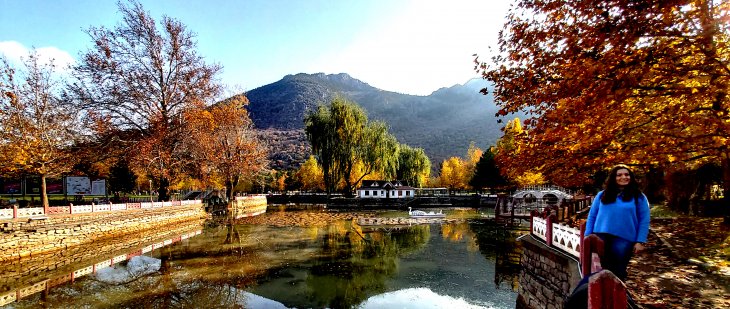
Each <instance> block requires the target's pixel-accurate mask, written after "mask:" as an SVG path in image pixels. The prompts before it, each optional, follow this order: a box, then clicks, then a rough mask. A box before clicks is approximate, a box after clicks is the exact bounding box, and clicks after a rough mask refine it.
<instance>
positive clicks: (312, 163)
mask: <svg viewBox="0 0 730 309" xmlns="http://www.w3.org/2000/svg"><path fill="white" fill-rule="evenodd" d="M294 177H295V178H296V179H297V180H298V182H299V183H300V184H301V188H302V189H303V190H309V191H317V190H324V182H323V180H324V179H323V177H324V175H323V174H322V168H321V167H320V166H319V164H318V163H317V159H316V158H315V157H314V156H309V158H308V159H307V161H304V163H303V164H302V165H301V166H300V167H299V170H298V171H297V172H296V174H295V176H294Z"/></svg>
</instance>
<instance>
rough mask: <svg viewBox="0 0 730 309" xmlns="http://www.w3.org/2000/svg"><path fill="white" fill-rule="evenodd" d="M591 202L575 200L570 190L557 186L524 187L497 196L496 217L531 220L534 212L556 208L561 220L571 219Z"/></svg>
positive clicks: (580, 199)
mask: <svg viewBox="0 0 730 309" xmlns="http://www.w3.org/2000/svg"><path fill="white" fill-rule="evenodd" d="M588 206H590V201H587V200H586V199H585V198H574V196H573V194H571V193H570V192H569V191H568V190H566V189H564V188H561V187H557V186H531V187H523V188H521V189H519V190H517V191H516V192H515V193H514V194H512V195H506V194H501V195H498V196H497V204H496V206H495V208H494V214H495V217H496V218H498V219H501V220H507V219H516V220H530V218H531V216H532V213H533V212H534V211H538V212H541V211H543V210H544V209H546V208H555V209H556V211H557V213H556V215H559V216H560V217H561V218H565V219H567V218H569V217H571V216H573V215H575V214H577V213H578V212H580V211H581V210H583V209H585V208H586V207H588Z"/></svg>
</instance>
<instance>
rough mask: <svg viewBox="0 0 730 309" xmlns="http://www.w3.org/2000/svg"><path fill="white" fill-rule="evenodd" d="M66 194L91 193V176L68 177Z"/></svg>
mask: <svg viewBox="0 0 730 309" xmlns="http://www.w3.org/2000/svg"><path fill="white" fill-rule="evenodd" d="M66 194H68V195H84V194H91V180H90V179H89V177H77V176H69V177H66Z"/></svg>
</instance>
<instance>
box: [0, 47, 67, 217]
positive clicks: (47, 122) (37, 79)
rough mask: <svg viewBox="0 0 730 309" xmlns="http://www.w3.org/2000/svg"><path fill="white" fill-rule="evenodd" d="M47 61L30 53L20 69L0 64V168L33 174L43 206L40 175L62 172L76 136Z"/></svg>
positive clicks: (45, 204) (43, 181)
mask: <svg viewBox="0 0 730 309" xmlns="http://www.w3.org/2000/svg"><path fill="white" fill-rule="evenodd" d="M56 74H57V73H55V66H54V65H53V63H52V62H51V63H47V64H44V63H42V62H41V60H40V59H39V58H38V55H37V53H35V52H33V53H32V54H31V55H30V56H29V57H28V58H27V59H25V62H24V67H23V68H21V69H20V70H16V68H14V67H12V66H11V65H10V64H9V63H8V62H7V60H5V59H4V58H3V59H2V67H0V129H1V130H0V170H1V171H2V173H3V174H5V175H22V174H29V175H39V176H40V179H41V192H40V195H41V204H42V205H43V208H44V209H45V210H46V211H47V210H48V196H47V194H46V178H47V177H53V176H59V175H61V174H62V173H64V172H66V171H68V170H70V169H71V167H72V166H73V163H74V161H75V158H76V156H75V153H74V151H73V149H72V146H73V145H74V143H75V142H76V141H77V140H78V139H79V137H80V136H81V135H80V134H79V130H78V126H77V122H76V119H75V115H76V113H75V112H74V111H73V110H71V109H68V107H67V106H65V105H64V104H63V103H62V102H61V101H60V99H59V87H58V82H59V80H58V79H57V76H56Z"/></svg>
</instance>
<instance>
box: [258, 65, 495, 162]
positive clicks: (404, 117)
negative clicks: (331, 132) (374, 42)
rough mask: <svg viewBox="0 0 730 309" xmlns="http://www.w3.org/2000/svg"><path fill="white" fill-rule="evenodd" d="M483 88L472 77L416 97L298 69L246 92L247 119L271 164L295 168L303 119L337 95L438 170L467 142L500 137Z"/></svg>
mask: <svg viewBox="0 0 730 309" xmlns="http://www.w3.org/2000/svg"><path fill="white" fill-rule="evenodd" d="M485 86H487V82H486V81H485V80H481V79H473V80H470V81H468V82H466V83H465V84H463V85H454V86H451V87H448V88H441V89H438V90H436V91H434V92H433V93H431V94H430V95H427V96H416V95H408V94H402V93H396V92H391V91H385V90H381V89H378V88H375V87H372V86H370V85H368V84H367V83H365V82H362V81H360V80H358V79H355V78H352V77H351V76H349V75H348V74H345V73H340V74H323V73H317V74H304V73H300V74H296V75H287V76H285V77H284V78H282V79H281V80H280V81H277V82H275V83H272V84H268V85H265V86H262V87H259V88H256V89H253V90H251V91H249V92H247V93H246V96H247V97H248V99H249V101H250V104H249V105H248V106H247V109H248V111H249V114H250V116H251V119H252V120H253V122H254V124H255V126H256V128H258V129H260V130H262V131H263V132H264V134H265V135H267V136H268V138H267V140H269V142H270V144H271V145H272V147H273V150H272V152H273V159H274V161H275V164H274V167H276V168H285V167H288V166H291V165H294V166H295V167H296V166H298V164H297V163H301V162H302V161H303V159H306V155H308V151H310V150H309V148H308V145H300V143H301V142H302V141H306V138H302V136H303V135H304V131H303V129H304V117H305V115H306V113H308V112H309V111H312V110H314V109H316V107H317V105H318V104H327V103H329V102H330V101H331V100H332V99H333V98H334V97H335V96H336V95H337V94H340V95H343V96H345V97H347V98H348V99H350V100H352V101H354V102H356V103H357V104H359V105H360V106H362V107H363V109H365V110H366V112H367V114H368V119H370V120H382V121H384V122H386V123H387V124H388V125H389V126H390V132H391V133H392V134H393V135H395V136H396V137H397V138H398V141H399V142H400V143H404V144H408V145H410V146H412V147H420V148H423V149H424V150H425V151H426V154H427V155H428V156H429V158H430V159H431V163H432V165H433V166H434V167H436V168H437V167H438V165H439V164H440V163H441V162H442V161H443V160H444V159H447V158H448V157H451V156H461V157H464V156H465V155H466V150H467V148H468V147H469V143H470V142H472V141H473V142H475V143H476V145H477V146H478V147H480V148H482V149H486V148H488V147H489V146H490V145H494V143H495V142H496V140H497V139H498V138H499V137H500V136H502V132H501V131H500V128H501V126H502V124H499V123H497V118H496V117H495V113H496V112H497V107H496V106H495V104H494V102H493V99H492V96H491V95H488V96H484V95H482V94H480V93H479V90H480V89H482V88H484V87H485ZM490 88H491V87H490ZM295 145H296V146H295Z"/></svg>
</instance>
